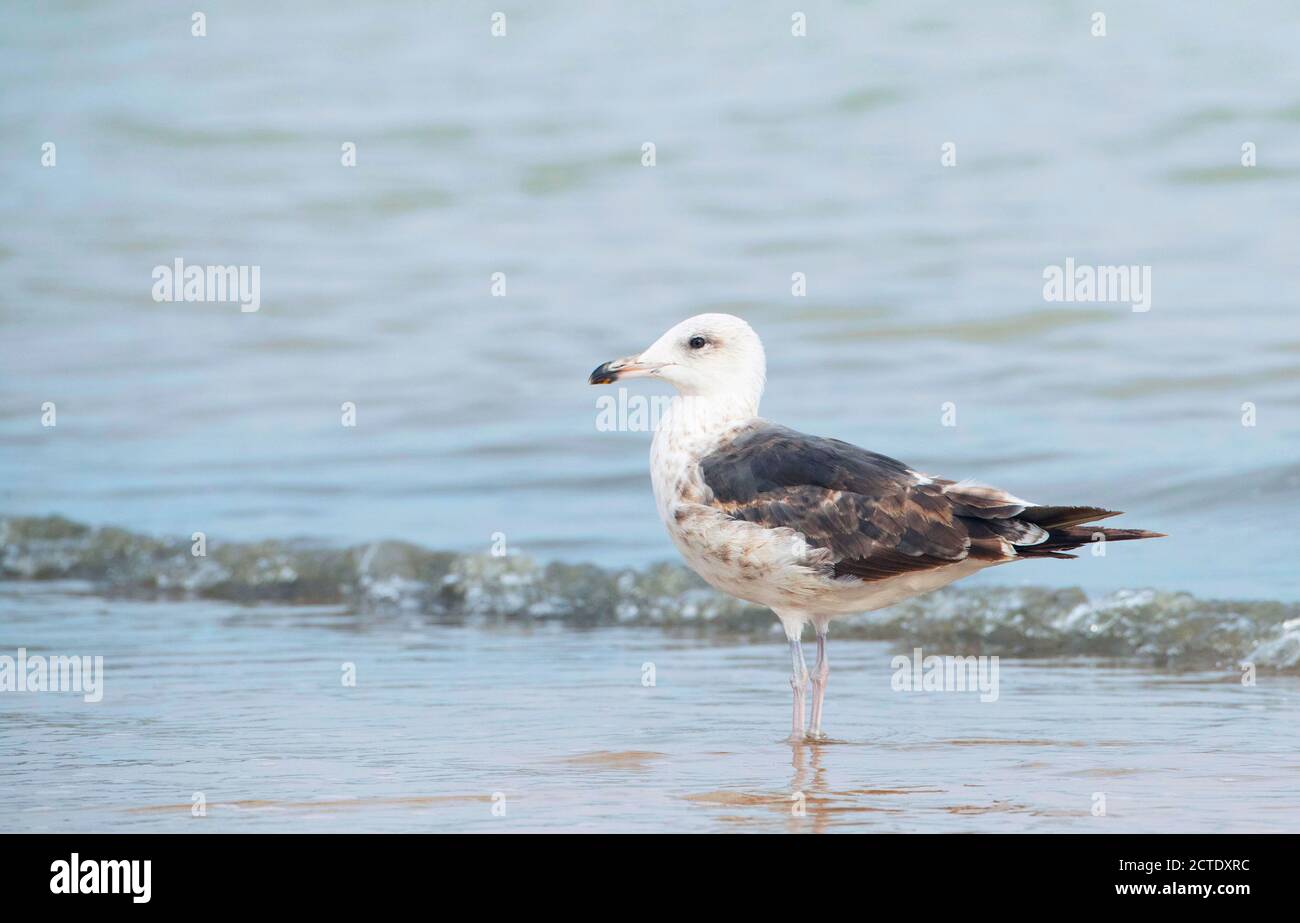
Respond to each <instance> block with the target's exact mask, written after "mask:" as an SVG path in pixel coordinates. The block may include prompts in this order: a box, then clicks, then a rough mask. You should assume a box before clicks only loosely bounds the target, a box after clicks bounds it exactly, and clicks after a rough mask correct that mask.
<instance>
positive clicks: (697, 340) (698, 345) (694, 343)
mask: <svg viewBox="0 0 1300 923" xmlns="http://www.w3.org/2000/svg"><path fill="white" fill-rule="evenodd" d="M707 342H709V341H708V340H706V339H704V337H691V341H690V344H689V345H690V347H691V349H703V348H704V344H705V343H707Z"/></svg>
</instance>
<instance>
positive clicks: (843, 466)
mask: <svg viewBox="0 0 1300 923" xmlns="http://www.w3.org/2000/svg"><path fill="white" fill-rule="evenodd" d="M700 471H701V474H702V476H703V479H704V482H705V484H706V485H707V486H708V488H709V489H710V490H711V491H712V494H713V496H712V503H713V505H714V506H716V507H718V508H720V509H722V510H724V511H726V512H727V513H728V514H729V515H730V516H732V517H733V518H735V519H739V520H744V521H745V522H752V523H756V524H758V525H763V526H767V527H769V528H779V527H787V528H790V529H794V530H796V531H798V532H800V533H801V534H802V535H803V536H804V537H805V539H806V540H807V542H808V543H809V544H810V545H812V546H813V547H816V548H824V549H826V550H827V551H829V552H830V558H831V562H832V564H833V572H834V575H835V576H837V577H841V576H854V577H860V578H861V579H863V580H882V579H885V578H887V577H893V576H896V575H898V574H903V573H908V572H912V571H920V570H927V569H930V568H934V567H942V566H945V565H948V564H956V563H958V562H960V561H964V560H966V559H967V558H975V559H978V560H984V561H988V562H990V563H996V562H1002V561H1011V560H1014V559H1016V558H1017V557H1019V556H1021V555H1025V554H1033V552H1034V549H1035V547H1036V546H1042V553H1044V554H1047V555H1050V556H1053V557H1069V555H1063V554H1061V551H1060V549H1061V548H1064V547H1067V546H1068V547H1077V546H1078V545H1079V544H1082V543H1083V542H1086V541H1088V540H1089V539H1088V538H1084V539H1083V541H1082V542H1077V541H1074V539H1076V538H1077V537H1078V532H1079V531H1080V530H1075V529H1073V528H1070V529H1068V530H1066V531H1063V532H1062V534H1061V535H1060V536H1059V538H1060V539H1061V541H1059V542H1058V541H1055V539H1056V538H1057V535H1056V532H1055V530H1056V529H1058V528H1059V527H1073V526H1075V525H1077V524H1078V523H1080V522H1086V521H1087V520H1089V519H1094V518H1100V517H1102V516H1109V515H1117V514H1115V513H1112V512H1110V511H1108V510H1102V509H1098V508H1096V507H1036V506H1033V505H1032V504H1029V503H1027V502H1026V501H1024V500H1020V499H1017V498H1016V497H1013V496H1012V495H1011V494H1008V493H1006V492H1005V491H1002V490H998V489H997V488H994V487H986V486H983V485H978V484H972V483H969V482H954V481H945V480H940V479H931V478H928V477H926V476H924V475H921V474H918V473H917V472H915V471H913V470H912V469H910V468H908V467H907V466H906V465H904V464H903V463H902V462H899V461H897V460H895V459H892V458H889V457H888V456H885V455H879V454H877V453H875V452H868V451H866V450H865V449H860V448H858V447H857V446H853V445H850V444H849V443H847V442H841V441H840V440H838V439H824V438H821V437H818V436H807V435H805V434H803V433H799V432H796V431H795V430H791V429H787V428H785V427H782V426H775V425H773V424H770V423H765V422H758V423H754V424H752V425H750V426H748V427H746V428H744V429H742V430H740V431H738V432H737V433H735V434H734V435H732V436H731V437H730V438H728V439H726V440H724V442H723V443H722V444H721V445H719V446H718V448H717V449H715V450H714V451H713V452H712V453H711V454H709V455H708V456H706V457H705V458H704V459H702V460H701V462H700ZM1084 528H1085V529H1086V528H1088V527H1084ZM1091 528H1092V529H1093V530H1097V529H1099V528H1100V527H1091ZM1101 531H1103V532H1105V531H1109V532H1113V533H1119V532H1126V533H1127V532H1134V531H1135V530H1101ZM1088 534H1089V535H1091V534H1092V532H1091V531H1089V532H1088ZM1150 534H1153V533H1144V534H1142V535H1136V534H1134V535H1131V536H1130V535H1123V536H1120V535H1115V536H1114V537H1116V538H1121V537H1122V538H1127V537H1133V538H1138V537H1146V536H1147V535H1150ZM1107 537H1108V538H1109V537H1111V536H1109V535H1108V536H1107ZM1070 542H1073V544H1070Z"/></svg>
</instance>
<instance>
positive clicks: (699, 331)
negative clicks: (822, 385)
mask: <svg viewBox="0 0 1300 923" xmlns="http://www.w3.org/2000/svg"><path fill="white" fill-rule="evenodd" d="M766 377H767V360H766V358H765V357H764V355H763V344H762V342H761V341H760V340H759V339H758V334H756V333H755V332H754V330H753V328H751V327H750V326H749V324H747V323H745V322H744V321H743V320H741V319H740V318H739V317H735V316H733V315H731V314H697V315H696V316H695V317H691V318H688V319H686V320H684V321H682V322H681V323H680V324H678V325H677V326H676V327H673V328H672V329H671V330H669V331H668V332H667V333H665V334H664V335H663V336H661V337H660V338H659V339H657V340H655V342H654V343H653V344H652V345H651V346H650V348H649V349H646V350H645V351H644V352H642V353H640V354H639V355H635V356H625V357H624V358H622V359H614V360H612V361H610V362H606V363H604V364H603V365H601V366H599V367H597V369H596V370H595V371H594V372H592V373H591V377H590V378H589V379H588V381H589V382H590V383H591V384H593V385H606V384H610V383H611V382H615V381H622V380H623V379H625V378H658V379H662V380H663V381H666V382H668V383H669V384H671V385H672V386H673V387H675V388H676V389H677V392H678V393H679V394H684V395H689V396H695V397H724V398H726V397H731V398H743V399H747V400H751V401H752V402H753V404H754V407H755V408H757V406H758V399H759V397H761V396H762V394H763V383H764V381H765V380H766Z"/></svg>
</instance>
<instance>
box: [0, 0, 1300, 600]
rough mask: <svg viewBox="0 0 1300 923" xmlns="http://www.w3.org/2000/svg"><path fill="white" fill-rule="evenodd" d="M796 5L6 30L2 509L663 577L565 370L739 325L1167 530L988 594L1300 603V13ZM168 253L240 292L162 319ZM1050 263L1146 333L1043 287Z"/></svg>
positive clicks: (914, 428) (781, 372)
mask: <svg viewBox="0 0 1300 923" xmlns="http://www.w3.org/2000/svg"><path fill="white" fill-rule="evenodd" d="M801 8H802V9H804V10H805V11H806V12H807V13H808V16H809V24H810V25H809V35H808V37H807V38H804V39H794V38H792V37H791V36H790V34H789V24H790V10H789V8H788V5H787V6H780V5H776V4H746V5H745V6H744V9H743V10H742V9H739V8H735V7H731V6H726V7H722V6H718V7H713V8H710V7H701V6H699V5H697V4H682V3H666V4H652V5H643V4H642V5H637V4H610V5H596V6H593V5H591V4H585V3H577V2H572V3H549V4H545V5H544V6H543V7H537V8H528V9H520V10H518V11H513V12H511V14H510V19H509V23H510V28H509V34H508V37H507V38H504V39H493V38H491V37H490V36H489V33H488V22H489V16H490V13H491V12H492V11H493V10H494V9H495V7H494V6H493V5H491V4H484V3H456V4H436V3H424V4H414V5H412V4H403V3H392V2H381V3H368V4H364V5H347V4H328V5H321V4H315V3H312V4H308V3H288V4H270V5H268V4H262V3H254V2H251V0H245V2H230V3H223V4H222V5H221V8H220V10H211V11H209V34H208V36H207V37H206V38H203V39H195V38H192V37H191V36H190V35H189V13H188V12H187V11H173V14H174V15H168V14H165V13H163V12H160V11H159V9H158V8H157V6H156V4H153V3H146V2H137V3H122V4H113V6H112V8H111V9H109V8H103V9H99V8H96V7H95V6H94V5H85V4H49V3H47V4H41V5H40V6H39V7H36V6H27V5H12V4H11V5H6V6H5V8H4V9H3V10H0V26H2V27H0V81H3V84H4V86H5V87H6V88H8V89H10V90H12V91H11V92H9V91H7V92H6V93H4V94H3V96H0V122H2V123H3V124H4V125H5V137H6V140H7V141H8V142H9V143H6V144H4V145H0V214H2V215H3V217H4V219H5V220H4V221H0V292H3V297H2V298H0V377H2V383H3V387H2V388H0V445H3V452H0V511H2V512H6V513H26V514H42V515H43V514H47V513H52V512H58V513H62V514H64V515H68V516H71V517H73V518H75V519H79V520H83V521H90V522H93V523H97V524H113V525H119V526H123V527H126V528H130V529H134V530H139V531H147V532H155V533H159V534H164V535H170V536H186V537H187V536H189V534H190V533H191V532H193V531H195V530H201V531H205V532H207V533H208V534H209V536H211V537H213V540H214V541H216V540H250V539H258V538H264V537H284V536H289V535H308V536H311V537H314V538H319V539H322V540H327V541H332V542H338V543H346V544H354V543H358V542H365V541H370V540H375V539H383V538H399V539H407V540H411V541H415V542H418V543H420V544H422V545H424V546H426V547H434V548H450V549H456V550H467V551H480V550H484V549H486V548H487V546H488V544H489V542H490V541H491V536H493V534H494V533H502V534H504V535H505V536H506V537H507V539H508V541H509V542H510V544H511V547H512V548H514V549H517V550H521V551H524V552H527V553H530V554H533V555H536V556H538V557H541V558H557V557H559V558H565V559H570V560H579V561H597V562H601V563H606V564H614V565H624V564H629V563H632V564H641V563H644V562H646V561H649V560H653V559H656V558H661V557H670V556H672V553H673V552H672V549H671V547H670V545H669V544H668V542H667V539H666V538H665V536H664V534H663V531H662V529H661V527H660V525H659V524H658V522H657V521H656V518H655V515H654V509H653V504H652V502H651V499H650V491H649V485H648V480H647V476H646V453H647V443H648V438H649V437H648V436H647V435H646V434H644V433H605V432H599V431H598V430H597V429H596V425H595V421H596V416H597V414H596V406H595V399H596V391H595V389H591V388H588V387H587V385H586V384H585V379H586V374H587V372H588V371H589V370H590V369H591V368H593V367H594V366H595V365H597V364H598V363H599V362H601V361H602V360H605V359H609V358H612V357H614V356H618V355H623V354H626V353H628V352H631V351H634V350H637V349H639V348H642V347H643V346H644V345H646V344H648V343H649V342H650V341H651V340H652V339H654V338H655V337H656V336H657V335H658V334H659V333H660V332H661V331H662V330H664V329H666V328H667V327H668V326H669V325H670V324H671V323H673V322H675V321H677V320H680V319H681V318H683V317H685V316H687V315H690V314H692V313H696V312H699V311H705V310H718V309H721V310H730V311H734V312H737V313H741V314H743V315H745V316H746V317H747V318H749V319H750V320H751V321H752V322H753V323H754V324H755V326H756V327H757V329H758V330H759V332H760V333H761V334H762V335H763V336H764V337H765V339H766V342H767V344H768V352H769V355H770V365H771V368H770V373H771V374H770V389H769V395H768V398H767V400H766V403H765V405H764V409H765V412H766V413H767V414H768V415H769V416H771V417H772V418H774V419H777V420H780V421H782V422H785V423H788V424H790V425H793V426H796V427H798V428H801V429H805V430H809V431H812V432H817V433H823V434H827V435H834V436H838V437H841V438H844V439H848V440H851V441H854V442H857V443H860V444H863V445H865V446H867V447H869V448H872V449H874V450H877V451H882V452H885V453H886V454H890V455H894V456H897V457H900V458H902V459H904V460H906V461H908V462H909V463H911V464H913V465H916V466H918V467H920V468H922V469H924V470H928V471H931V472H933V473H935V474H939V475H945V476H952V477H958V478H960V477H975V478H978V479H982V480H985V481H989V482H992V483H996V484H999V485H1002V486H1005V487H1007V488H1008V489H1010V490H1013V491H1014V492H1016V493H1017V494H1020V495H1023V496H1027V497H1029V498H1031V499H1038V500H1042V501H1045V502H1056V503H1061V502H1063V503H1076V502H1081V503H1090V504H1102V505H1105V506H1109V507H1113V508H1118V509H1126V510H1128V511H1129V512H1130V516H1129V517H1128V518H1127V520H1125V521H1122V523H1121V524H1125V525H1136V526H1139V527H1146V528H1152V529H1156V530H1159V531H1165V532H1169V533H1170V534H1171V536H1172V537H1171V539H1169V540H1166V541H1163V542H1149V543H1142V545H1141V546H1139V547H1125V548H1122V549H1117V553H1115V554H1114V555H1112V556H1111V557H1109V558H1108V559H1107V560H1106V561H1105V562H1104V567H1102V566H1091V565H1089V564H1087V563H1086V562H1079V563H1078V564H1077V565H1065V564H1062V563H1061V562H1045V563H1039V564H1035V565H1032V566H1027V568H1022V569H1019V570H1017V571H1014V572H1013V571H1010V570H1007V569H1000V570H999V571H996V572H993V573H991V574H989V575H987V576H982V577H981V578H979V579H980V580H984V581H990V582H998V581H1002V582H1005V581H1026V582H1030V583H1048V584H1054V585H1063V584H1074V583H1082V584H1084V585H1086V586H1088V587H1089V588H1097V589H1108V588H1116V587H1125V586H1128V587H1132V586H1145V585H1153V586H1157V587H1161V588H1167V589H1176V590H1189V591H1194V592H1197V593H1199V594H1201V595H1208V596H1234V597H1256V598H1280V599H1295V598H1297V597H1300V572H1297V569H1296V568H1295V566H1294V562H1295V560H1296V552H1297V543H1296V540H1295V538H1294V531H1293V530H1290V529H1279V528H1277V527H1276V523H1277V521H1278V518H1277V517H1278V514H1279V512H1287V511H1290V512H1291V513H1294V511H1295V510H1296V509H1297V500H1300V469H1297V464H1296V457H1297V451H1296V449H1297V436H1298V435H1300V413H1298V410H1300V335H1298V334H1297V327H1296V313H1295V293H1296V292H1297V291H1300V261H1297V260H1296V258H1295V254H1296V246H1297V235H1296V225H1295V216H1296V214H1297V212H1298V211H1300V168H1298V167H1297V164H1300V90H1298V89H1297V87H1300V56H1297V55H1296V54H1295V46H1296V37H1297V35H1298V34H1300V9H1297V7H1296V6H1295V4H1293V3H1288V2H1282V0H1276V2H1257V3H1251V4H1248V5H1245V6H1240V5H1237V6H1224V5H1208V4H1207V5H1195V6H1194V7H1186V6H1182V5H1169V4H1140V5H1137V6H1134V7H1133V8H1132V9H1128V8H1126V9H1124V10H1123V11H1122V13H1121V12H1119V11H1116V12H1115V13H1114V14H1113V15H1112V16H1111V20H1110V24H1109V34H1108V35H1107V36H1106V37H1105V38H1103V39H1094V38H1092V37H1090V36H1089V34H1088V28H1089V17H1090V15H1091V12H1092V8H1091V7H1085V6H1080V5H1078V4H1074V3H1063V4H1049V5H1044V4H1040V3H1030V2H1012V0H1006V2H1001V3H996V4H979V5H974V6H971V7H969V8H963V7H960V6H954V5H953V4H950V3H938V2H933V3H909V4H882V3H863V4H827V3H820V2H818V3H812V4H804V5H802V7H801ZM92 37H93V38H92ZM47 140H54V141H56V142H57V143H58V145H59V147H58V151H59V160H58V166H57V167H56V168H53V169H44V168H41V167H40V166H39V151H40V145H41V144H42V143H43V142H45V141H47ZM948 140H953V141H955V142H956V143H957V144H958V166H957V167H955V168H951V169H946V168H942V167H940V166H939V146H940V144H942V143H943V142H945V141H948ZM344 141H354V142H356V144H357V145H358V166H357V167H356V168H352V169H345V168H343V167H341V166H340V164H339V151H340V144H341V143H342V142H344ZM645 141H653V142H655V143H656V144H657V145H658V165H657V166H656V167H655V168H654V169H647V168H643V167H642V166H640V151H641V144H642V143H643V142H645ZM1245 141H1251V142H1254V143H1256V144H1257V145H1258V151H1259V165H1258V166H1257V167H1255V168H1252V169H1246V168H1242V167H1240V166H1239V165H1238V159H1239V157H1240V148H1241V144H1242V143H1243V142H1245ZM177 257H181V258H183V259H185V260H187V261H189V262H192V263H194V262H197V263H233V264H254V265H258V266H260V267H261V270H262V276H261V278H262V308H261V310H260V311H259V312H258V313H255V314H242V313H241V312H240V311H239V310H238V307H237V306H235V305H231V304H184V303H180V304H169V303H155V302H154V301H153V300H152V298H151V296H150V290H151V284H152V280H151V270H152V268H153V267H154V266H156V265H170V264H171V262H172V261H173V260H174V259H175V258H177ZM1066 257H1074V258H1075V259H1076V260H1078V261H1080V262H1089V263H1098V264H1111V263H1124V264H1149V265H1151V266H1152V268H1153V283H1152V289H1153V290H1152V298H1153V301H1152V308H1151V310H1150V311H1149V312H1148V313H1134V312H1132V311H1130V310H1129V308H1128V307H1127V306H1125V305H1115V304H1082V305H1081V304H1048V303H1045V302H1044V300H1043V297H1042V272H1043V269H1044V267H1046V266H1049V265H1059V264H1061V263H1062V262H1063V260H1064V259H1065V258H1066ZM497 271H502V272H506V273H507V276H508V280H509V283H508V295H507V296H506V297H504V298H494V297H491V296H490V295H489V277H490V275H491V273H493V272H497ZM793 272H804V273H806V274H807V277H808V282H809V294H808V296H807V297H806V298H793V297H791V295H790V277H791V273H793ZM45 401H53V402H55V403H56V404H57V406H58V408H59V422H58V426H57V428H54V429H46V428H42V427H41V426H40V425H39V419H40V406H41V404H42V403H43V402H45ZM344 401H353V402H355V403H356V404H357V407H358V426H357V427H356V428H355V429H347V428H343V427H342V426H340V423H339V407H340V405H341V403H342V402H344ZM947 401H952V402H955V403H956V405H957V426H956V427H944V426H941V425H940V422H941V405H942V404H943V403H944V402H947ZM1247 401H1249V402H1254V403H1255V404H1256V405H1257V408H1258V425H1257V426H1255V427H1253V428H1247V427H1243V426H1242V425H1241V423H1240V420H1241V413H1242V411H1241V406H1242V404H1243V403H1244V402H1247ZM1292 518H1293V517H1292ZM615 523H616V524H617V528H613V527H611V526H612V524H615ZM1265 535H1266V536H1268V538H1267V540H1260V537H1261V536H1265ZM1120 552H1122V553H1120Z"/></svg>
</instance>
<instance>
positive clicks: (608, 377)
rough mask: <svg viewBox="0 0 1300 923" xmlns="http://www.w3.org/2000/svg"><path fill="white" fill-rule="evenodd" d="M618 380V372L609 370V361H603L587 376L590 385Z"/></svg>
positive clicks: (605, 383)
mask: <svg viewBox="0 0 1300 923" xmlns="http://www.w3.org/2000/svg"><path fill="white" fill-rule="evenodd" d="M617 380H618V373H617V372H611V371H610V370H609V363H608V362H602V363H601V364H600V365H598V366H596V369H595V371H593V372H592V373H591V375H589V376H588V377H587V384H589V385H608V384H612V383H613V382H615V381H617Z"/></svg>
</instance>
